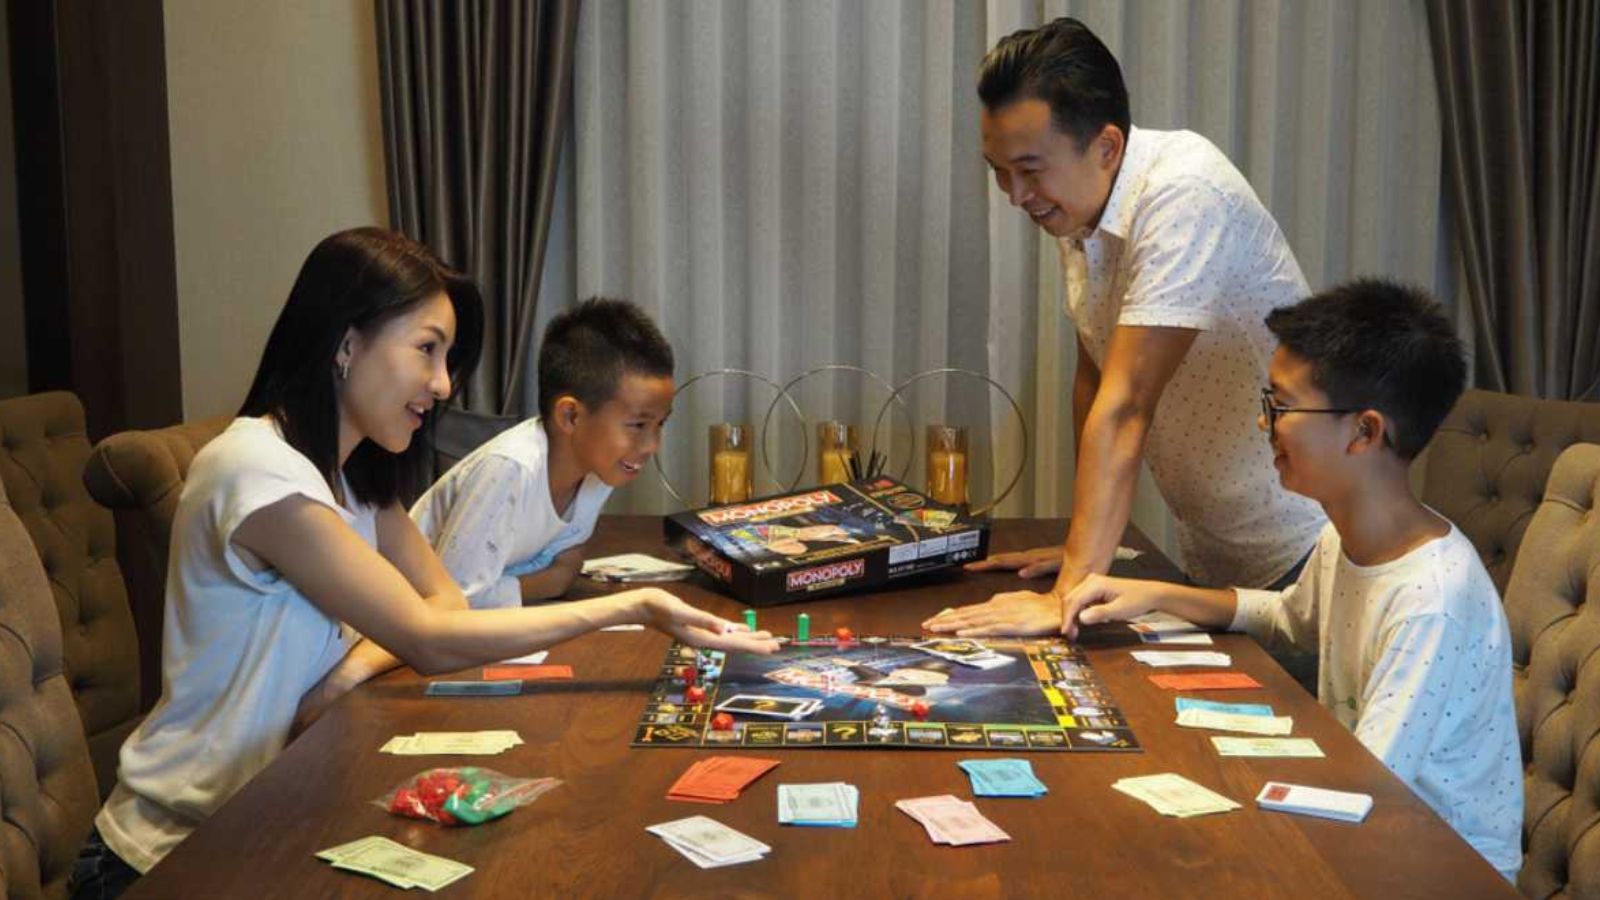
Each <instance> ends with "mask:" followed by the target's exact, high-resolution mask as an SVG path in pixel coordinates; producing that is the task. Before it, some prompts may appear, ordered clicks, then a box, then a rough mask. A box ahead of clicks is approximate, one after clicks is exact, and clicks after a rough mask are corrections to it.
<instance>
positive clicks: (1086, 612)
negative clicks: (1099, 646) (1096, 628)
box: [1061, 575, 1161, 640]
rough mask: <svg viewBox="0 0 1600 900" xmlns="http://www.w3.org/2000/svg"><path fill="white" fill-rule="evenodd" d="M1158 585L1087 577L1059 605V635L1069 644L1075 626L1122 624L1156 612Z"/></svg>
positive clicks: (1073, 634)
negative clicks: (1103, 623) (1061, 625)
mask: <svg viewBox="0 0 1600 900" xmlns="http://www.w3.org/2000/svg"><path fill="white" fill-rule="evenodd" d="M1160 596H1161V583H1160V582H1156V581H1140V580H1137V579H1132V578H1112V577H1110V576H1107V575H1090V576H1089V577H1088V578H1085V579H1084V580H1082V581H1080V582H1078V586H1077V587H1075V588H1073V589H1072V590H1070V591H1068V592H1067V596H1066V598H1065V599H1064V600H1062V603H1061V621H1062V622H1063V623H1064V625H1065V627H1064V628H1062V632H1063V633H1064V634H1066V636H1067V638H1068V639H1069V640H1070V639H1072V638H1075V637H1077V635H1078V626H1079V625H1080V624H1082V625H1098V624H1099V623H1101V622H1125V621H1127V620H1128V619H1134V618H1138V617H1139V616H1142V615H1144V614H1145V613H1147V612H1151V611H1152V610H1155V609H1156V608H1157V603H1158V600H1159V598H1160Z"/></svg>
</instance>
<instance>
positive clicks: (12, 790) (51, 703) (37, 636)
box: [0, 482, 100, 900]
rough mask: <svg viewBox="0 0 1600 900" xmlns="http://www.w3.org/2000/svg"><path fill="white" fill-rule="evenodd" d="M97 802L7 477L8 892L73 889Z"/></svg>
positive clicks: (3, 662) (44, 595) (3, 562)
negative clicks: (70, 884)
mask: <svg viewBox="0 0 1600 900" xmlns="http://www.w3.org/2000/svg"><path fill="white" fill-rule="evenodd" d="M99 805H100V797H99V794H98V793H97V792H96V791H95V778H94V767H93V766H92V764H91V763H90V761H89V745H88V743H87V742H86V741H85V740H84V735H83V722H82V720H81V719H80V718H79V714H78V706H77V704H76V703H74V702H73V696H72V689H71V688H70V687H69V686H68V684H67V674H66V670H65V668H64V662H63V655H62V644H61V623H60V614H59V609H58V607H57V605H56V603H55V602H54V598H53V597H52V585H51V583H50V580H49V579H48V578H47V577H46V576H45V571H44V566H43V564H42V563H40V561H39V553H38V550H36V549H35V547H34V540H33V537H32V535H31V534H30V532H29V530H28V529H27V528H25V527H24V526H23V523H22V520H21V519H19V518H18V517H17V514H16V511H15V510H13V509H12V507H11V503H10V502H9V501H8V500H7V499H6V492H5V485H4V483H3V482H0V896H3V897H10V898H16V900H22V898H32V897H66V896H67V877H68V876H69V875H70V874H71V872H72V863H73V860H74V859H76V858H77V856H78V847H79V845H81V844H82V843H83V839H84V837H85V836H86V835H88V833H89V825H90V822H91V821H92V820H93V818H94V813H95V810H96V808H98V807H99Z"/></svg>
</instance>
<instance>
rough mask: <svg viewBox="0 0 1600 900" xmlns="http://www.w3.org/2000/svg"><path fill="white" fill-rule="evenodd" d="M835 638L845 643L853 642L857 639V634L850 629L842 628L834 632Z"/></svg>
mask: <svg viewBox="0 0 1600 900" xmlns="http://www.w3.org/2000/svg"><path fill="white" fill-rule="evenodd" d="M833 636H834V637H836V638H838V639H839V640H841V641H845V642H849V641H853V640H855V639H856V635H855V632H853V631H851V630H850V629H848V628H840V629H838V630H836V631H834V633H833Z"/></svg>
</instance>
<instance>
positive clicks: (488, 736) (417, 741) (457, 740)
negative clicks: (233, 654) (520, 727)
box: [378, 731, 522, 756]
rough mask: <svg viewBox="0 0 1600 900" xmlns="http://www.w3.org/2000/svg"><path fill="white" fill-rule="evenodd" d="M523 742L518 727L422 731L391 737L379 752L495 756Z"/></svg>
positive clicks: (404, 754)
mask: <svg viewBox="0 0 1600 900" xmlns="http://www.w3.org/2000/svg"><path fill="white" fill-rule="evenodd" d="M521 743H522V736H521V735H519V734H517V733H516V732H515V731H419V732H417V733H416V734H406V735H399V736H397V737H392V738H390V739H389V740H388V742H387V743H385V744H384V745H383V746H382V747H380V748H378V752H379V753H391V754H394V755H396V756H436V755H437V756H493V755H494V754H496V753H504V752H505V751H507V750H509V749H511V748H512V747H515V746H517V745H518V744H521Z"/></svg>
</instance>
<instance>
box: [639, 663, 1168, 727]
mask: <svg viewBox="0 0 1600 900" xmlns="http://www.w3.org/2000/svg"><path fill="white" fill-rule="evenodd" d="M991 651H992V652H991ZM962 659H966V660H970V661H971V662H970V663H968V662H962V661H960V660H962ZM697 660H698V662H699V666H698V667H697ZM686 676H687V680H686ZM691 687H698V688H699V690H700V691H701V692H703V695H704V696H703V698H701V699H699V700H698V701H696V700H693V699H689V700H686V699H685V694H686V693H691V694H692V693H694V692H693V691H690V690H689V689H690V688H691ZM741 695H742V696H744V697H750V698H753V699H749V700H739V699H738V698H740V697H741ZM718 707H724V708H723V709H721V710H719V709H718ZM718 712H726V713H729V714H730V716H731V718H732V720H733V721H732V723H731V725H732V727H728V728H716V727H713V719H714V717H716V716H717V714H718ZM723 724H727V722H726V721H725V720H724V723H723ZM633 745H634V746H635V747H722V746H740V747H816V748H825V749H837V748H860V747H905V748H918V749H959V750H1004V751H1008V752H1020V751H1085V750H1092V751H1108V750H1109V751H1128V750H1138V749H1139V743H1138V741H1137V740H1136V739H1135V737H1134V734H1133V731H1132V730H1131V729H1130V728H1129V727H1128V723H1127V720H1126V719H1125V718H1123V715H1122V711H1121V710H1120V709H1119V708H1118V707H1117V705H1116V702H1115V701H1114V700H1113V699H1112V697H1111V695H1110V694H1109V693H1108V692H1107V691H1106V689H1105V686H1104V685H1103V684H1101V682H1100V680H1099V678H1098V677H1097V676H1096V675H1095V673H1094V670H1093V669H1092V668H1091V667H1090V665H1089V663H1088V661H1087V660H1086V659H1085V657H1084V655H1083V652H1082V651H1081V650H1079V649H1078V648H1076V647H1073V646H1070V645H1068V644H1064V643H1061V642H1059V641H1049V640H1040V641H984V642H981V643H980V642H974V641H967V640H958V639H950V638H945V639H929V638H924V637H858V638H852V639H849V640H839V639H836V638H828V639H826V640H811V641H805V642H799V641H789V642H787V643H785V644H784V645H783V648H782V649H781V650H779V651H778V652H777V653H776V654H773V655H771V656H760V655H757V654H743V653H740V654H732V655H724V654H723V653H722V652H720V651H699V652H698V654H697V651H695V650H694V649H692V648H689V647H685V646H682V645H679V644H674V645H673V647H672V649H671V650H669V651H668V653H667V658H666V661H665V662H664V663H663V664H662V667H661V672H660V678H659V680H658V681H657V682H656V685H655V688H654V690H653V691H652V693H651V697H650V701H649V703H647V704H646V706H645V709H644V713H643V715H642V716H641V717H640V722H639V727H638V730H637V731H636V732H635V733H634V739H633Z"/></svg>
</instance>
